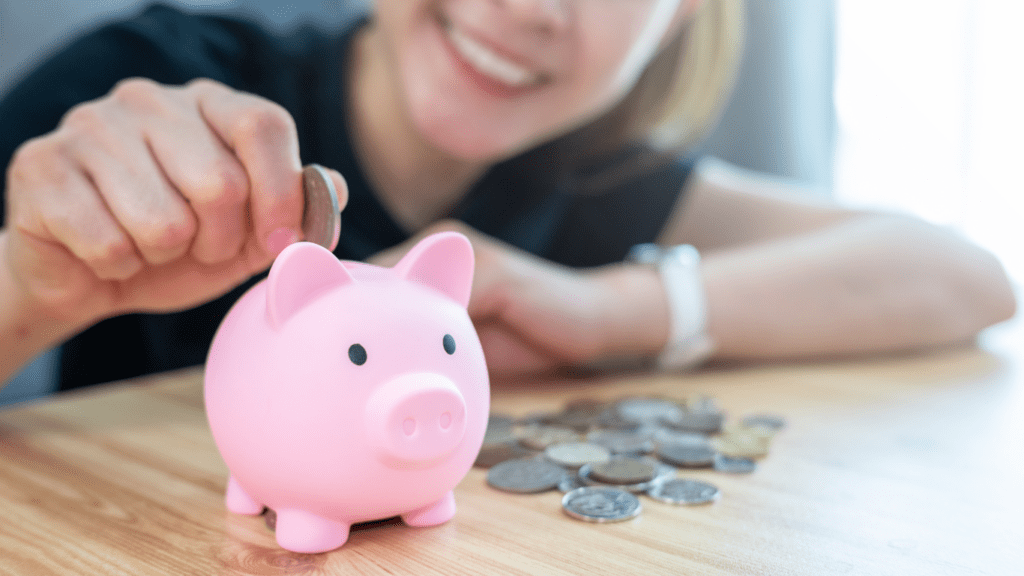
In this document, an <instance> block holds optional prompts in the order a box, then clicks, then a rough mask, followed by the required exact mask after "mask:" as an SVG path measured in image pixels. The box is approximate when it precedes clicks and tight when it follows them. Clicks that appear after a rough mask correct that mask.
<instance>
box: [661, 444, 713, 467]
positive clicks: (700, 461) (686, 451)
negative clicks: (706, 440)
mask: <svg viewBox="0 0 1024 576" xmlns="http://www.w3.org/2000/svg"><path fill="white" fill-rule="evenodd" d="M658 458H660V459H661V460H663V461H665V462H668V463H669V464H672V465H673V466H679V467H681V468H710V467H711V466H713V465H714V463H715V451H714V450H712V449H711V448H708V447H707V446H687V445H685V444H659V445H658Z"/></svg>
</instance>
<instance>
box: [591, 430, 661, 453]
mask: <svg viewBox="0 0 1024 576" xmlns="http://www.w3.org/2000/svg"><path fill="white" fill-rule="evenodd" d="M587 441H588V442H593V443H594V444H600V445H601V446H604V447H605V448H607V449H608V450H610V451H611V452H612V454H647V453H648V452H650V451H652V450H654V442H653V441H652V440H651V438H650V437H649V436H648V435H647V434H644V433H642V432H630V431H627V430H594V431H592V432H590V433H589V434H587Z"/></svg>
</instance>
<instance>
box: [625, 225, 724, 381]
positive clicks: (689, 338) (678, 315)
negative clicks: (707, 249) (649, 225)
mask: <svg viewBox="0 0 1024 576" xmlns="http://www.w3.org/2000/svg"><path fill="white" fill-rule="evenodd" d="M627 260H629V261H631V262H636V263H639V264H650V265H654V266H657V268H658V273H659V275H660V276H661V282H662V284H663V285H664V286H665V294H666V295H667V296H668V307H669V335H668V342H667V343H666V344H665V348H664V349H662V351H661V353H660V354H659V355H658V357H657V359H656V362H657V365H658V367H659V368H661V369H663V370H681V369H683V368H690V367H692V366H695V365H697V364H700V363H701V362H703V361H704V360H706V359H707V358H708V356H710V355H711V353H712V352H713V351H714V345H713V343H712V341H711V338H710V337H709V336H708V333H707V315H708V310H707V300H706V298H705V295H704V281H703V279H702V278H701V274H700V253H699V252H698V251H697V249H696V248H694V247H693V246H691V245H689V244H680V245H678V246H672V247H668V248H664V247H661V246H658V245H657V244H637V245H636V246H634V247H633V248H632V249H631V250H630V251H629V256H627Z"/></svg>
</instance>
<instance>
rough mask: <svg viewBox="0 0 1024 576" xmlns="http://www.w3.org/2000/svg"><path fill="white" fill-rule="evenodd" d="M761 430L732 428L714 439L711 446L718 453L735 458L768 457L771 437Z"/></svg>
mask: <svg viewBox="0 0 1024 576" xmlns="http://www.w3.org/2000/svg"><path fill="white" fill-rule="evenodd" d="M764 430H765V429H763V428H746V427H732V428H729V429H728V431H726V432H725V433H724V434H722V435H721V436H718V437H717V438H714V439H713V440H712V441H711V445H712V446H713V447H714V448H715V450H717V451H718V452H719V453H721V454H724V455H726V456H733V457H736V458H763V457H765V456H767V455H768V449H769V447H770V444H771V437H770V436H766V435H764V434H762V433H760V432H764Z"/></svg>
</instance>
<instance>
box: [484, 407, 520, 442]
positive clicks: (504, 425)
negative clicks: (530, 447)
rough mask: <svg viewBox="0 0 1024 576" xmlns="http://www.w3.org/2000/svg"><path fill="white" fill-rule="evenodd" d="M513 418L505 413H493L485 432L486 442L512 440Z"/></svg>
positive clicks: (513, 438) (513, 437)
mask: <svg viewBox="0 0 1024 576" xmlns="http://www.w3.org/2000/svg"><path fill="white" fill-rule="evenodd" d="M512 424H513V421H512V418H511V417H510V416H506V415H504V414H491V415H490V417H489V418H488V419H487V431H486V432H484V444H500V443H503V442H512V441H514V440H515V436H514V435H513V432H512Z"/></svg>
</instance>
